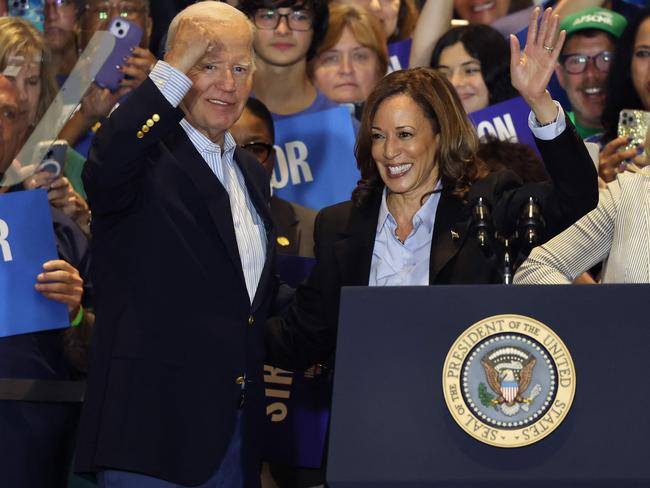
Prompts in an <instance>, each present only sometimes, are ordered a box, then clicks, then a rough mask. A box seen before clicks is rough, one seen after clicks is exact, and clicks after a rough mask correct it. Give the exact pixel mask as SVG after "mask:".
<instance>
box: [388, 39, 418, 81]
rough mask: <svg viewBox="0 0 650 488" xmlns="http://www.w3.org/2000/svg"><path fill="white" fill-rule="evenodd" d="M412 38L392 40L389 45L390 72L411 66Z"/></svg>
mask: <svg viewBox="0 0 650 488" xmlns="http://www.w3.org/2000/svg"><path fill="white" fill-rule="evenodd" d="M411 44H413V40H412V39H405V40H403V41H399V42H392V43H390V44H389V45H388V72H389V73H392V72H393V71H399V70H401V69H407V68H408V67H409V58H410V56H411Z"/></svg>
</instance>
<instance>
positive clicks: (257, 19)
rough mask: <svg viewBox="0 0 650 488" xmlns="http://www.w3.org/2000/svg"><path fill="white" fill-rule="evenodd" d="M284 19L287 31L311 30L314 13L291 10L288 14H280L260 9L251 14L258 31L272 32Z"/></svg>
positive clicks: (271, 10)
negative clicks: (287, 27)
mask: <svg viewBox="0 0 650 488" xmlns="http://www.w3.org/2000/svg"><path fill="white" fill-rule="evenodd" d="M282 17H284V18H285V19H286V21H287V25H288V26H289V29H291V30H294V31H308V30H311V28H312V25H313V23H314V12H312V11H311V10H292V11H291V12H289V13H288V14H281V13H280V12H278V11H277V10H273V9H267V8H260V9H257V10H256V11H255V12H254V14H253V22H254V23H255V26H256V27H257V28H258V29H264V30H273V29H276V28H277V27H278V25H280V20H281V19H282Z"/></svg>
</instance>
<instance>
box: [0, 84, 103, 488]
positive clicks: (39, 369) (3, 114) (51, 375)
mask: <svg viewBox="0 0 650 488" xmlns="http://www.w3.org/2000/svg"><path fill="white" fill-rule="evenodd" d="M21 110H22V109H21V101H20V94H19V90H18V89H17V88H16V86H15V83H14V82H12V81H11V80H9V79H8V78H7V77H5V76H2V75H0V176H1V175H2V174H3V173H4V172H5V171H6V170H7V168H8V167H9V166H10V165H11V164H12V161H13V159H14V157H15V156H16V154H17V152H18V148H19V146H18V145H17V144H15V143H13V141H16V140H19V137H18V135H19V133H20V131H21V130H22V127H21V125H23V124H24V123H25V120H24V119H23V117H24V115H23V114H24V111H22V114H21ZM22 190H25V187H24V186H23V185H22V184H16V185H12V186H11V187H7V186H4V187H0V195H2V194H4V193H8V192H18V191H22ZM0 198H1V196H0ZM51 213H52V222H53V226H54V235H55V242H56V246H57V253H58V259H54V260H51V261H47V262H45V263H43V271H42V273H39V275H38V276H35V277H34V283H35V285H34V286H35V288H36V290H37V291H38V292H39V293H41V294H42V295H43V296H45V297H47V298H49V299H51V300H55V301H57V302H60V303H63V304H65V305H66V306H67V308H68V312H69V316H70V323H71V326H72V327H69V328H67V329H58V330H49V331H42V332H34V333H27V334H18V335H12V336H7V337H0V383H1V384H2V388H1V391H0V432H2V441H1V442H0V471H1V472H2V483H3V485H5V486H16V487H18V486H25V487H27V486H29V487H46V486H47V487H54V488H65V487H66V486H67V481H68V475H69V473H70V464H71V461H72V453H73V451H74V439H75V430H76V424H77V420H78V417H79V411H80V405H81V400H82V389H80V388H79V386H80V385H79V384H78V380H80V379H81V378H82V377H83V374H84V373H85V371H86V368H87V354H88V347H89V342H90V336H91V331H92V326H93V323H94V316H93V314H92V313H91V312H90V308H91V307H90V306H91V286H90V282H89V280H88V266H89V245H88V239H87V237H86V236H85V235H84V234H83V233H82V232H81V230H80V229H79V227H78V226H77V225H75V223H74V222H73V221H72V220H70V218H68V217H67V216H66V215H65V214H64V213H63V212H61V211H60V210H58V209H56V208H55V207H54V206H51ZM25 218H29V215H26V216H25ZM3 237H4V236H3ZM1 264H2V262H1V260H0V265H1ZM17 269H18V268H14V270H17ZM10 272H11V271H10ZM27 384H28V386H29V387H28V388H26V385H27Z"/></svg>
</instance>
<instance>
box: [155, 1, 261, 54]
mask: <svg viewBox="0 0 650 488" xmlns="http://www.w3.org/2000/svg"><path fill="white" fill-rule="evenodd" d="M192 17H198V18H201V17H211V18H212V19H214V20H218V21H221V22H228V21H230V20H234V19H237V18H240V19H241V20H244V21H245V22H246V25H248V28H249V29H250V33H251V49H252V40H253V39H254V38H255V25H254V24H253V23H252V22H251V21H250V19H249V18H248V17H247V16H246V15H245V14H244V13H242V12H241V11H239V10H237V9H236V8H235V7H231V6H230V5H228V4H227V3H225V2H218V1H217V2H215V1H214V0H206V1H203V2H197V3H195V4H192V5H190V6H189V7H186V8H184V9H183V10H181V11H180V12H179V13H178V14H176V16H175V17H174V18H173V19H172V21H171V23H170V24H169V29H168V30H167V41H166V43H165V52H167V51H169V48H170V47H171V46H172V44H173V42H174V38H175V37H176V31H177V30H178V24H179V23H180V21H181V20H182V19H184V18H192ZM251 54H254V53H251ZM253 58H254V56H253Z"/></svg>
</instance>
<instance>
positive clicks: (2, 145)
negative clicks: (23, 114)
mask: <svg viewBox="0 0 650 488" xmlns="http://www.w3.org/2000/svg"><path fill="white" fill-rule="evenodd" d="M21 128H22V127H21V124H20V120H19V117H18V90H17V89H16V87H15V86H14V84H13V83H12V82H11V81H9V80H8V79H7V78H5V77H4V76H2V75H0V174H1V173H4V172H5V171H6V169H7V168H8V167H9V165H10V164H11V162H12V161H13V158H14V157H15V156H16V153H17V152H18V141H19V140H21V139H22V137H20V135H19V132H20V130H21ZM0 179H1V178H0Z"/></svg>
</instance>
